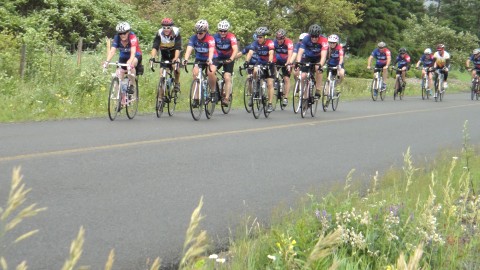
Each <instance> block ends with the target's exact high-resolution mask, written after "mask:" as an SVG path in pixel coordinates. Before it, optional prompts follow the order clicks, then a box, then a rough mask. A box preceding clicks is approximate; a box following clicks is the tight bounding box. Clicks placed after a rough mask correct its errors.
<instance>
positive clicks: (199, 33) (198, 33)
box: [197, 31, 206, 35]
mask: <svg viewBox="0 0 480 270" xmlns="http://www.w3.org/2000/svg"><path fill="white" fill-rule="evenodd" d="M205 33H206V32H201V31H200V32H197V35H203V34H205Z"/></svg>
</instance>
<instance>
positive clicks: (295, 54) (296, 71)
mask: <svg viewBox="0 0 480 270" xmlns="http://www.w3.org/2000/svg"><path fill="white" fill-rule="evenodd" d="M307 35H308V33H301V34H300V36H298V42H297V43H295V45H294V46H293V53H292V57H291V58H290V63H295V61H296V59H297V55H298V50H299V49H300V45H302V40H303V38H304V37H306V36H307ZM303 57H305V55H303ZM298 74H300V70H299V69H295V70H294V71H293V75H294V76H295V79H296V78H298Z"/></svg>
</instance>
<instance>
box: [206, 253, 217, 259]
mask: <svg viewBox="0 0 480 270" xmlns="http://www.w3.org/2000/svg"><path fill="white" fill-rule="evenodd" d="M208 258H209V259H218V255H217V254H212V255H210V256H208Z"/></svg>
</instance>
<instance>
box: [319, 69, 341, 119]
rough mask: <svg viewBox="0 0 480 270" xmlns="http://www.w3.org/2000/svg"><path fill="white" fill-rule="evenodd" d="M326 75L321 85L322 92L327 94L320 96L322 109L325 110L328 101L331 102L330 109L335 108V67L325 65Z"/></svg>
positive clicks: (336, 98)
mask: <svg viewBox="0 0 480 270" xmlns="http://www.w3.org/2000/svg"><path fill="white" fill-rule="evenodd" d="M327 70H328V75H327V80H326V81H325V83H324V86H323V92H324V93H325V92H327V94H326V95H325V94H324V96H323V97H322V105H323V111H324V112H326V111H327V108H328V106H329V105H330V102H331V103H332V109H333V110H334V111H335V110H337V106H338V99H339V96H338V95H337V94H336V93H335V87H336V85H337V73H336V71H337V67H336V66H335V67H327ZM327 88H328V89H327Z"/></svg>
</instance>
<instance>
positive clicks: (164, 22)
mask: <svg viewBox="0 0 480 270" xmlns="http://www.w3.org/2000/svg"><path fill="white" fill-rule="evenodd" d="M162 25H164V26H170V25H173V20H172V19H170V18H163V20H162Z"/></svg>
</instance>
